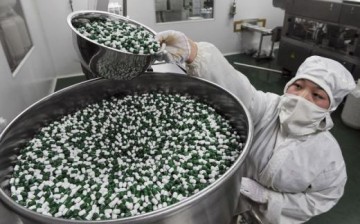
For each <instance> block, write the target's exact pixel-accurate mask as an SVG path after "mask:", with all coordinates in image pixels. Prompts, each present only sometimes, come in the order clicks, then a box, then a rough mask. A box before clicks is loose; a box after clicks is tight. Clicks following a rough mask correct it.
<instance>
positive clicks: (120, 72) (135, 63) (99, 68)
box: [67, 10, 162, 80]
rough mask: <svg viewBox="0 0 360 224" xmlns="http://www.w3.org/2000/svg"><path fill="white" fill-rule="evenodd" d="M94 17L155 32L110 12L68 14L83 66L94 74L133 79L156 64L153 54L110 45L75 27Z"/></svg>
mask: <svg viewBox="0 0 360 224" xmlns="http://www.w3.org/2000/svg"><path fill="white" fill-rule="evenodd" d="M93 18H106V19H111V20H115V21H121V22H126V23H128V24H132V25H135V26H136V27H143V28H144V29H146V30H147V31H149V32H150V33H152V34H153V35H155V34H156V33H155V31H153V30H152V29H150V28H149V27H147V26H145V25H143V24H141V23H139V22H136V21H134V20H131V19H129V18H126V17H123V16H120V15H116V14H112V13H109V12H104V11H94V10H84V11H75V12H73V13H71V14H69V15H68V17H67V23H68V25H69V27H70V28H71V30H72V34H73V45H74V48H75V50H76V52H77V54H78V56H79V58H80V62H81V65H82V66H83V67H84V68H85V69H86V70H88V71H90V72H91V73H92V74H93V76H94V77H103V78H107V79H118V80H124V79H132V78H134V77H136V76H138V75H140V74H141V73H142V72H144V71H146V69H147V68H148V67H149V66H150V65H151V64H153V63H154V61H155V59H156V57H155V55H154V54H132V53H129V52H125V51H121V50H118V49H115V48H111V47H107V46H105V45H102V44H99V43H97V42H96V41H94V40H91V39H89V38H87V37H85V36H84V35H82V34H80V32H79V31H78V30H77V29H76V28H75V27H74V24H76V23H83V22H85V21H90V20H91V19H93ZM161 52H162V50H159V51H158V52H157V54H161Z"/></svg>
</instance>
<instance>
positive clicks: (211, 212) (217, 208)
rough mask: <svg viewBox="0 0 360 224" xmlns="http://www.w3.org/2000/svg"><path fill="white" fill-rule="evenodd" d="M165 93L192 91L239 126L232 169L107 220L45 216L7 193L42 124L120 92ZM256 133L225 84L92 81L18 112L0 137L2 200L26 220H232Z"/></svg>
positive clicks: (161, 79) (178, 77) (134, 223)
mask: <svg viewBox="0 0 360 224" xmlns="http://www.w3.org/2000/svg"><path fill="white" fill-rule="evenodd" d="M154 91H162V92H164V93H182V94H185V93H186V94H189V95H190V96H192V97H195V98H196V99H198V100H199V101H202V102H205V103H208V104H210V105H212V106H213V107H214V108H215V109H216V110H217V111H218V113H220V114H222V115H223V116H225V117H226V118H227V119H228V120H229V121H230V122H231V124H232V125H233V127H234V128H236V129H237V130H238V132H239V134H240V135H241V136H242V139H243V141H244V142H245V144H244V148H243V152H242V153H241V154H240V156H239V157H238V159H237V160H236V161H235V163H234V164H233V165H232V167H231V168H230V169H229V170H228V171H227V172H226V173H225V174H224V175H223V176H221V177H220V178H219V179H218V180H216V181H215V182H214V183H213V184H211V185H210V186H208V187H206V188H205V189H203V190H202V191H200V192H198V193H196V194H194V195H193V196H191V197H189V198H187V199H184V200H183V201H181V202H179V203H176V204H174V205H171V206H168V207H166V208H162V209H159V210H157V211H153V212H150V213H146V214H142V215H138V216H134V217H129V218H123V219H117V220H103V221H92V222H89V221H86V222H85V221H75V220H66V219H59V218H53V217H48V216H44V215H41V214H38V213H35V212H33V211H30V210H28V209H26V208H24V207H22V206H20V205H18V204H17V203H16V202H14V201H13V200H12V199H11V198H10V197H9V178H10V177H11V174H12V170H13V166H14V164H15V163H16V155H17V154H18V152H19V148H20V147H21V145H22V144H24V143H25V142H26V141H27V140H29V139H31V138H32V136H33V135H34V134H35V133H36V132H37V131H38V130H39V129H40V128H41V127H42V126H44V125H46V124H48V123H49V122H51V121H53V120H55V119H57V118H59V117H61V116H63V115H65V114H68V113H71V112H74V111H76V110H78V109H79V108H81V107H84V106H86V105H88V104H90V103H94V102H96V101H98V100H100V99H103V98H106V97H109V96H113V95H117V96H124V95H128V94H133V93H135V92H137V93H146V92H154ZM252 135H253V127H252V122H251V120H250V116H249V113H248V111H247V110H246V109H245V108H244V106H243V104H242V103H241V102H240V101H238V99H237V98H235V97H234V96H233V95H232V94H230V93H229V92H227V91H226V90H224V89H222V88H221V87H219V86H217V85H215V84H213V83H210V82H207V81H205V80H202V79H199V78H194V77H190V76H187V75H182V74H174V73H147V74H144V75H140V76H139V77H136V78H134V79H132V80H127V81H125V80H107V79H92V80H88V81H85V82H82V83H80V84H77V85H73V86H71V87H68V88H66V89H63V90H60V91H58V92H55V93H54V94H51V95H49V96H48V97H45V98H43V99H41V100H40V101H38V102H37V103H35V104H33V105H32V106H30V107H29V108H28V109H26V110H25V111H23V112H22V113H21V114H20V115H18V116H17V117H16V118H15V119H14V120H13V121H12V122H11V123H10V124H9V125H8V126H7V128H6V129H5V130H4V132H3V133H2V135H1V136H0V186H1V189H0V199H1V201H2V202H3V203H4V204H5V205H6V206H8V207H9V210H11V211H12V215H14V214H16V215H17V217H18V218H20V219H21V220H22V221H24V223H61V224H65V223H70V224H72V223H119V224H120V223H121V224H122V223H127V224H140V223H147V224H153V223H160V224H192V223H194V224H222V223H224V224H228V223H230V221H231V219H232V217H233V215H234V212H235V207H236V205H237V201H238V197H239V194H240V192H239V189H240V178H241V176H240V175H239V170H240V165H241V164H242V162H243V160H244V158H245V156H246V154H247V153H248V150H249V147H250V143H251V140H252Z"/></svg>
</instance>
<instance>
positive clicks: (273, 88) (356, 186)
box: [55, 55, 360, 224]
mask: <svg viewBox="0 0 360 224" xmlns="http://www.w3.org/2000/svg"><path fill="white" fill-rule="evenodd" d="M226 58H227V59H228V60H229V61H230V62H231V63H233V62H240V63H244V64H250V65H255V66H260V67H265V68H271V69H276V70H281V68H279V67H278V66H277V65H276V60H275V59H273V60H262V61H256V60H254V59H253V58H251V57H249V56H246V55H231V56H227V57H226ZM234 67H235V68H237V69H238V70H239V71H241V72H242V73H244V74H245V75H246V76H247V77H248V78H249V80H250V81H251V83H252V84H253V85H254V86H255V87H256V88H257V89H259V90H262V91H264V92H274V93H278V94H282V93H283V88H284V86H285V84H286V82H287V81H288V80H289V79H290V77H288V76H284V75H281V74H279V73H276V72H270V71H266V70H263V69H256V68H250V67H245V66H239V65H234ZM83 80H85V78H84V77H81V76H79V77H71V78H62V79H58V82H57V85H56V88H55V90H59V89H61V88H64V87H66V86H69V85H72V84H75V83H78V82H81V81H83ZM342 106H343V105H341V106H340V107H339V108H338V110H337V111H335V112H334V113H333V114H332V118H333V121H334V123H335V126H334V128H333V129H332V130H331V132H332V133H333V135H334V136H335V138H336V139H337V140H338V142H339V144H340V146H341V148H342V150H343V155H344V158H345V162H346V164H347V172H348V182H347V185H346V189H345V194H344V196H343V197H342V199H341V200H340V202H339V203H338V204H337V205H336V206H335V207H334V208H333V209H331V210H330V211H329V212H327V213H325V214H323V215H320V216H318V217H315V218H313V219H312V220H310V221H309V222H307V223H308V224H359V223H360V130H354V129H352V128H349V127H347V126H346V125H344V124H343V122H342V120H341V117H340V115H341V111H342Z"/></svg>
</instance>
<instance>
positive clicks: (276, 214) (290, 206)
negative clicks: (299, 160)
mask: <svg viewBox="0 0 360 224" xmlns="http://www.w3.org/2000/svg"><path fill="white" fill-rule="evenodd" d="M328 175H330V176H332V178H331V179H332V180H331V181H332V183H322V184H321V185H327V184H328V187H327V188H325V189H322V190H312V189H309V191H306V192H304V193H295V194H294V193H279V192H276V191H273V190H270V189H267V191H268V203H267V204H265V205H260V206H259V212H260V213H261V214H262V215H261V216H263V219H264V221H265V223H277V224H289V223H291V224H295V223H304V222H306V221H307V220H309V219H310V218H311V217H314V216H316V215H319V214H322V213H324V212H327V211H328V210H330V209H331V208H332V207H333V206H335V204H336V203H337V202H338V201H339V199H340V198H341V197H342V195H343V193H344V188H345V183H346V180H347V175H346V170H345V167H344V169H343V170H340V173H339V170H337V171H332V172H331V173H330V172H328V173H326V174H324V176H328ZM320 179H321V178H320ZM318 181H320V182H322V181H321V180H316V181H315V182H318ZM316 184H317V183H314V185H316Z"/></svg>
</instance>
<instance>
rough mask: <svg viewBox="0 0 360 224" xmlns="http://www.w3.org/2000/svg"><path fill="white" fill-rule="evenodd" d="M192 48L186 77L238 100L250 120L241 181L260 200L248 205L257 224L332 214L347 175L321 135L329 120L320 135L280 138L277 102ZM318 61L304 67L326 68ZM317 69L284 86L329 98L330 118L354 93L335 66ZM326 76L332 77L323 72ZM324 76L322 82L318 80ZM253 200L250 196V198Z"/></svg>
mask: <svg viewBox="0 0 360 224" xmlns="http://www.w3.org/2000/svg"><path fill="white" fill-rule="evenodd" d="M197 47H198V52H197V56H196V58H195V60H194V61H193V62H192V63H191V64H189V65H187V66H188V73H189V74H190V75H194V76H197V77H201V78H204V79H207V80H209V81H212V82H215V83H217V84H218V85H220V86H222V87H223V88H225V89H227V90H228V91H230V92H231V93H233V94H234V95H235V96H237V97H238V98H240V99H241V100H242V102H243V103H244V104H245V106H246V107H247V109H248V110H249V112H250V114H251V117H252V120H253V123H254V137H253V143H252V146H251V149H250V151H249V154H248V156H247V159H246V160H245V162H244V166H243V170H244V174H243V175H244V177H248V178H249V179H252V180H254V182H255V181H256V182H257V183H260V184H261V185H259V186H260V188H258V189H259V190H261V191H262V194H263V195H266V197H264V198H259V200H258V201H259V202H260V201H263V202H265V203H256V202H254V201H251V200H249V201H251V204H252V209H253V210H255V211H256V212H257V213H258V215H259V216H260V218H261V219H262V221H263V222H264V223H274V224H275V223H276V224H281V223H284V224H290V223H302V222H305V221H306V220H308V219H310V218H311V217H313V216H315V215H318V214H321V213H324V212H326V211H328V210H329V209H330V208H332V207H333V206H334V205H335V204H336V203H337V202H338V200H339V199H340V198H341V196H342V195H343V193H344V186H345V183H346V180H347V175H346V168H345V163H344V159H343V156H342V153H341V150H340V147H339V145H338V143H337V141H336V140H335V138H334V137H333V136H332V135H331V134H330V132H329V131H327V130H328V129H330V128H331V127H332V122H331V118H330V117H329V116H327V119H326V122H327V124H326V129H325V130H323V131H319V132H315V133H313V134H310V135H304V136H289V135H288V134H287V133H283V132H282V131H280V124H279V116H278V115H279V107H278V105H279V102H280V100H281V99H282V97H283V96H279V95H276V94H273V93H264V92H262V91H258V90H256V89H255V88H254V87H253V86H252V85H251V84H250V82H249V80H248V79H247V78H246V77H245V76H244V75H243V74H242V73H240V72H239V71H237V70H236V69H234V68H233V66H232V65H231V64H229V63H228V61H227V60H226V59H225V58H224V57H223V55H222V53H221V52H220V51H219V50H218V49H217V48H215V47H214V46H213V45H212V44H210V43H205V42H199V43H197ZM319 58H320V57H319ZM319 58H316V57H313V60H312V62H308V63H313V64H314V63H315V64H318V63H325V62H329V61H326V60H325V62H321V58H320V59H319ZM319 60H320V61H319ZM325 64H326V63H325ZM325 64H324V65H323V64H321V66H325ZM319 65H320V64H319ZM321 66H317V68H315V69H309V68H307V67H306V66H303V67H301V68H299V70H298V74H297V75H296V76H295V77H294V78H293V79H292V80H291V81H290V82H289V83H288V85H289V84H290V83H292V82H294V81H295V80H296V79H299V78H308V79H310V80H312V81H314V82H315V83H317V84H318V85H320V86H321V87H322V88H323V89H324V90H325V91H326V92H327V93H328V94H330V95H329V97H330V108H329V112H331V111H333V110H335V109H336V107H337V106H338V105H339V103H340V102H341V100H342V99H343V97H344V96H345V95H346V94H348V93H349V92H350V91H351V89H353V88H355V82H354V80H353V79H352V76H351V74H350V73H349V74H346V73H348V72H347V71H343V70H341V69H340V70H341V71H340V70H339V67H337V66H335V67H331V63H330V65H326V66H330V67H329V68H327V69H325V70H321ZM310 67H311V66H310ZM331 70H333V72H329V71H331ZM312 72H314V73H312ZM338 72H342V73H344V76H342V74H341V75H340V74H336V73H338ZM325 73H326V75H327V77H326V80H323V78H322V75H324V74H325ZM317 74H320V75H317ZM349 75H350V77H349ZM288 85H287V86H286V87H285V90H286V89H287V87H288ZM329 119H330V120H329ZM252 180H251V181H252ZM256 182H255V183H256ZM262 186H263V187H262ZM257 196H258V195H254V197H255V198H256V197H257ZM242 197H243V196H242ZM241 201H245V200H241Z"/></svg>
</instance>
